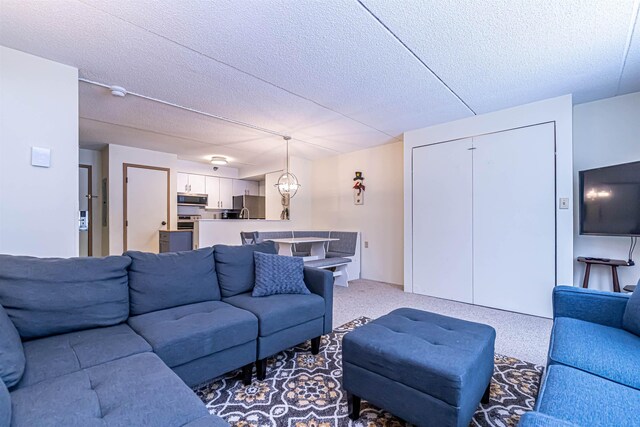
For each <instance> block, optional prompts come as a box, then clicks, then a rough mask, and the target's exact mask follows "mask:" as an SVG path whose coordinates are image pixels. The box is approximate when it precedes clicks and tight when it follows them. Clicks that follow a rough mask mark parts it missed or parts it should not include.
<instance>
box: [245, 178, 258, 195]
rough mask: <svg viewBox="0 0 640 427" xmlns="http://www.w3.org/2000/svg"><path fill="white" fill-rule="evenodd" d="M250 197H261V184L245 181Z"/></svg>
mask: <svg viewBox="0 0 640 427" xmlns="http://www.w3.org/2000/svg"><path fill="white" fill-rule="evenodd" d="M245 182H246V183H247V184H246V190H247V195H248V196H259V195H260V183H259V182H258V181H245Z"/></svg>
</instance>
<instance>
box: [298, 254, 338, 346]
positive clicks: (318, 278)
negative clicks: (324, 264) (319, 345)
mask: <svg viewBox="0 0 640 427" xmlns="http://www.w3.org/2000/svg"><path fill="white" fill-rule="evenodd" d="M304 283H305V284H306V285H307V288H309V290H310V291H311V293H314V294H316V295H320V296H321V297H322V298H324V332H323V333H324V334H328V333H329V332H331V331H332V330H333V273H331V272H330V271H329V270H321V269H319V268H313V267H305V268H304Z"/></svg>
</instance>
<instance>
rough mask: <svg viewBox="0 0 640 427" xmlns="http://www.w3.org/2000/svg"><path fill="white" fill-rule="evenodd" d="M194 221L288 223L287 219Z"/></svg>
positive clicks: (201, 220)
mask: <svg viewBox="0 0 640 427" xmlns="http://www.w3.org/2000/svg"><path fill="white" fill-rule="evenodd" d="M196 221H200V222H204V221H224V222H252V221H260V222H286V223H288V222H289V220H288V219H222V218H216V219H198V220H196Z"/></svg>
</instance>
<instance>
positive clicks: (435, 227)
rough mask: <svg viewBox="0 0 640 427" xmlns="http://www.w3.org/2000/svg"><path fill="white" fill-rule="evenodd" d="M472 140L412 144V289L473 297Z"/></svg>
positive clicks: (441, 295) (456, 297) (459, 298)
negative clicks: (419, 145)
mask: <svg viewBox="0 0 640 427" xmlns="http://www.w3.org/2000/svg"><path fill="white" fill-rule="evenodd" d="M471 148H472V147H471V139H470V138H467V139H460V140H456V141H451V142H447V143H442V144H434V145H427V146H423V147H418V148H414V149H413V194H412V197H413V220H412V221H413V291H414V292H415V293H418V294H423V295H430V296H434V297H439V298H446V299H451V300H456V301H463V302H468V303H470V302H471V301H472V297H473V292H472V280H473V278H472V260H471V256H472V242H471V235H472V230H471V225H472V211H471V207H472V181H471V176H472V174H471V169H472V166H471V153H472V152H471V150H470V149H471Z"/></svg>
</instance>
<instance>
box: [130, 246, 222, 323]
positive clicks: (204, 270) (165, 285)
mask: <svg viewBox="0 0 640 427" xmlns="http://www.w3.org/2000/svg"><path fill="white" fill-rule="evenodd" d="M126 255H128V256H129V257H131V267H129V299H130V303H131V315H132V316H137V315H139V314H144V313H149V312H151V311H157V310H164V309H165V308H171V307H177V306H180V305H186V304H193V303H196V302H203V301H215V300H220V288H219V287H218V277H217V275H216V270H215V262H214V259H213V248H202V249H198V250H195V251H185V252H172V253H162V254H151V253H145V252H136V251H129V252H126Z"/></svg>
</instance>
